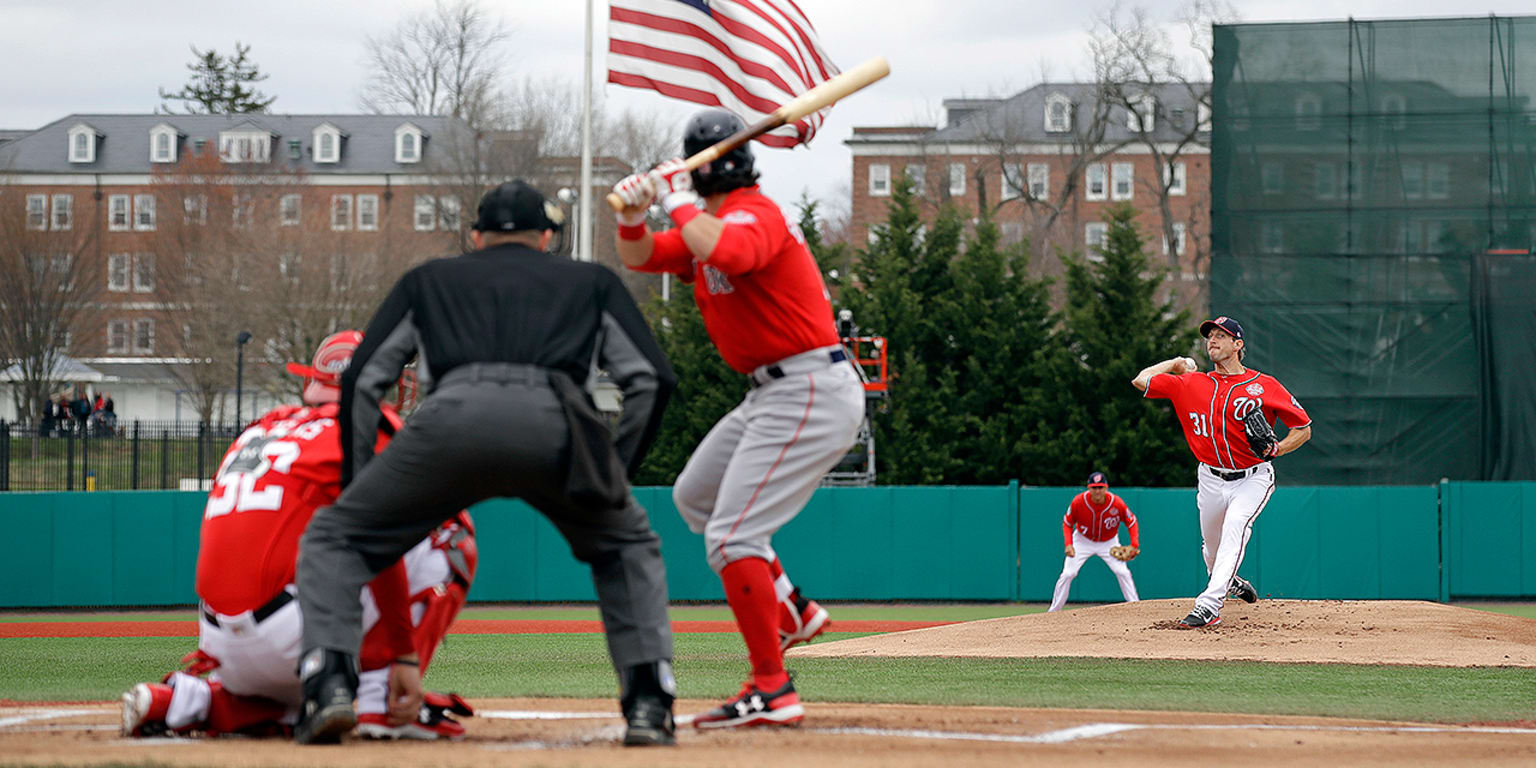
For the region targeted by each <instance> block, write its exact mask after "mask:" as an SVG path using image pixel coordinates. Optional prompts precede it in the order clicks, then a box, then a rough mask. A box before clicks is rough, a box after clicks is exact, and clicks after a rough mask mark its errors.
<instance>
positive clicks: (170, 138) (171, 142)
mask: <svg viewBox="0 0 1536 768" xmlns="http://www.w3.org/2000/svg"><path fill="white" fill-rule="evenodd" d="M180 136H181V133H180V132H179V131H177V130H176V129H175V128H172V127H171V126H170V125H169V124H167V123H161V124H159V125H157V126H155V127H153V128H151V129H149V161H150V162H152V163H170V162H175V160H176V144H177V140H178V139H179V138H180Z"/></svg>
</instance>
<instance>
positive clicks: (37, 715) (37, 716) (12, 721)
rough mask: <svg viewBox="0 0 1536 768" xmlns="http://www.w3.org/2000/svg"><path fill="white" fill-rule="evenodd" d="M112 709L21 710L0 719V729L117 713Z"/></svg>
mask: <svg viewBox="0 0 1536 768" xmlns="http://www.w3.org/2000/svg"><path fill="white" fill-rule="evenodd" d="M115 711H116V710H112V709H35V710H26V709H24V710H21V711H20V713H19V714H17V715H14V716H12V717H0V728H6V727H10V726H13V725H26V724H27V723H35V722H38V721H40V720H57V719H58V718H61V717H77V716H81V715H105V714H110V713H112V712H115Z"/></svg>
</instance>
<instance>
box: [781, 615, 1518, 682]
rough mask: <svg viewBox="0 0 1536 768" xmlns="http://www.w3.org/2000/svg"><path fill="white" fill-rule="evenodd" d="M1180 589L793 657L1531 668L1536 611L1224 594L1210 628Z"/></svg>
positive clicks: (807, 649)
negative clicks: (1193, 615) (1190, 622)
mask: <svg viewBox="0 0 1536 768" xmlns="http://www.w3.org/2000/svg"><path fill="white" fill-rule="evenodd" d="M1189 607H1190V601H1188V600H1144V601H1142V602H1139V603H1119V604H1115V605H1104V606H1098V607H1094V608H1080V609H1076V610H1069V611H1062V612H1060V613H1037V614H1030V615H1027V616H1009V617H1006V618H1000V619H986V620H982V621H969V622H965V623H964V624H952V625H949V626H943V627H933V628H929V629H917V630H909V631H906V632H894V633H890V634H884V635H876V636H872V637H860V638H854V639H851V640H839V641H836V642H830V643H818V644H814V645H810V646H802V647H800V648H796V649H793V650H791V651H790V652H789V654H788V655H789V657H791V658H812V657H865V656H870V657H881V656H969V657H990V658H1025V657H1048V656H1094V657H1101V658H1138V659H1214V660H1228V661H1272V662H1296V663H1309V662H1327V663H1352V664H1410V665H1419V666H1435V667H1472V666H1513V667H1536V620H1532V619H1523V618H1519V617H1517V616H1506V615H1502V614H1496V613H1488V612H1485V611H1477V610H1472V609H1469V608H1456V607H1452V606H1448V605H1441V604H1439V603H1426V602H1421V601H1416V600H1364V601H1352V600H1261V601H1259V602H1258V603H1255V604H1253V605H1248V604H1246V603H1241V602H1238V601H1236V600H1229V601H1228V602H1227V605H1226V607H1225V608H1224V609H1223V611H1222V621H1221V623H1220V624H1219V625H1217V626H1215V627H1212V628H1210V629H1202V630H1187V629H1180V628H1177V627H1176V625H1177V621H1178V619H1179V618H1181V617H1183V615H1184V614H1185V613H1186V612H1188V610H1189Z"/></svg>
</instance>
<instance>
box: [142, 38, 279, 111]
mask: <svg viewBox="0 0 1536 768" xmlns="http://www.w3.org/2000/svg"><path fill="white" fill-rule="evenodd" d="M250 51H251V47H250V46H249V45H241V44H240V43H239V42H238V41H236V43H235V55H233V56H223V55H220V54H219V52H218V51H216V50H214V49H212V48H209V49H208V50H206V51H199V50H197V46H195V45H194V46H192V56H193V60H192V63H190V64H188V65H187V69H189V70H191V72H192V76H191V77H190V78H189V79H188V80H187V84H186V85H183V86H182V87H181V90H180V91H177V92H175V93H168V92H166V90H165V89H164V88H161V89H159V90H160V98H161V99H169V100H172V101H180V102H182V109H183V111H185V112H186V113H187V114H189V115H224V114H241V113H248V112H266V111H267V108H268V107H270V106H272V102H274V101H277V97H276V96H267V95H266V94H264V93H262V92H261V91H258V90H255V89H254V88H250V87H247V86H248V84H250V83H259V82H261V81H262V80H265V79H267V75H264V74H262V73H261V71H260V70H259V69H257V67H256V62H254V61H251V60H250V59H249V58H248V57H247V55H248V54H249V53H250ZM160 109H161V110H162V111H164V112H165V113H166V114H171V113H173V112H175V110H174V109H173V108H172V107H171V106H170V105H169V104H165V103H162V104H161V105H160Z"/></svg>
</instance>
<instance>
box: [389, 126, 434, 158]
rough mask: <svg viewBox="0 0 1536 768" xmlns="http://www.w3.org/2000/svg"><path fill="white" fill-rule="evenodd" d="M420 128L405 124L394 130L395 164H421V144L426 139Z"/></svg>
mask: <svg viewBox="0 0 1536 768" xmlns="http://www.w3.org/2000/svg"><path fill="white" fill-rule="evenodd" d="M426 136H427V135H426V134H425V133H422V130H421V129H420V128H417V127H416V126H414V125H412V124H410V123H406V124H404V125H402V126H400V127H399V128H396V129H395V162H397V163H418V162H421V142H422V139H425V138H426Z"/></svg>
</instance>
